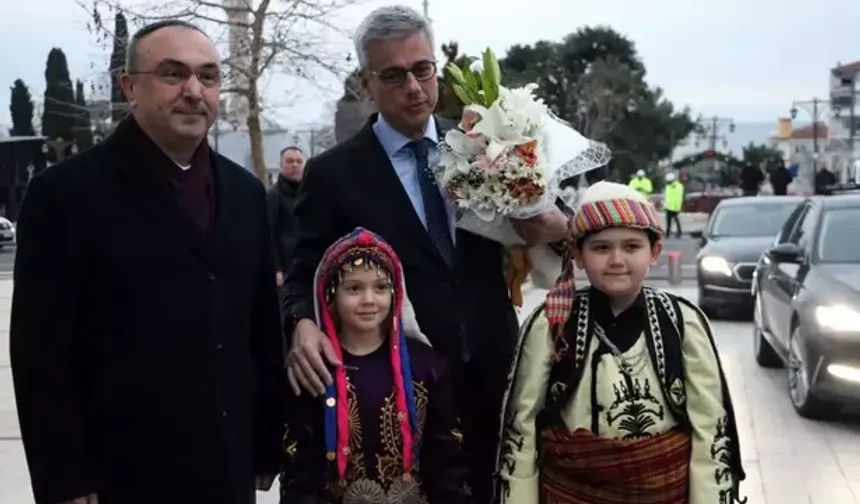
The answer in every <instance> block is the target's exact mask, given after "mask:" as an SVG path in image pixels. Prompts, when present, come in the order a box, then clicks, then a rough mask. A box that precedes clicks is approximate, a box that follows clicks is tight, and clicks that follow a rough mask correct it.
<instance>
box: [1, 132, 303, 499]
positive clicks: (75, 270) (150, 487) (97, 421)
mask: <svg viewBox="0 0 860 504" xmlns="http://www.w3.org/2000/svg"><path fill="white" fill-rule="evenodd" d="M126 126H127V125H126ZM154 152H157V155H158V156H163V154H162V153H161V151H160V150H158V149H157V148H155V146H154V144H153V143H152V142H151V140H149V138H148V137H146V136H145V135H144V134H143V132H142V131H141V130H140V129H139V128H138V127H137V126H136V124H132V127H123V126H121V127H120V128H119V129H118V130H117V131H116V132H115V133H114V134H113V135H112V136H111V137H109V138H108V139H107V140H106V141H105V142H103V143H102V144H100V145H98V146H96V147H95V148H93V149H91V150H89V151H86V152H84V153H81V154H80V155H77V156H75V157H73V158H71V159H69V160H67V161H65V162H63V163H60V164H58V165H56V166H54V167H52V168H50V169H48V170H46V171H45V172H43V173H42V174H40V175H39V176H38V177H36V178H34V179H33V180H32V182H31V183H30V185H29V188H28V191H27V195H26V197H25V200H24V204H23V209H22V212H21V217H20V220H19V223H18V240H19V242H18V250H17V260H16V264H15V290H14V295H13V303H12V317H11V331H10V339H11V343H10V347H11V348H10V350H11V360H12V372H13V379H14V386H15V394H16V400H17V407H18V416H19V419H20V425H21V432H22V436H23V441H24V448H25V450H26V454H27V461H28V464H29V468H30V474H31V479H32V485H33V490H34V494H35V497H36V501H37V502H38V503H51V504H53V503H56V502H60V501H64V500H66V499H71V498H74V497H78V496H82V495H86V494H89V493H91V492H97V493H98V494H99V502H100V503H101V504H115V503H120V504H136V503H141V504H143V503H147V504H150V503H153V502H158V503H160V504H170V503H176V504H189V503H206V504H210V503H225V504H227V503H229V504H246V503H251V502H253V500H254V490H253V476H254V474H255V473H261V474H262V473H276V472H277V470H278V467H279V460H280V450H281V448H280V445H281V437H282V426H283V418H282V409H283V402H282V397H283V394H284V393H285V391H286V384H285V376H284V372H283V353H282V348H283V345H282V340H283V338H282V335H281V330H280V321H279V314H278V312H279V310H278V305H277V293H276V287H275V271H274V266H273V262H272V252H271V251H272V248H271V243H270V235H269V228H268V224H267V212H266V194H265V190H264V188H263V186H262V184H260V182H259V181H257V180H256V179H255V178H254V177H253V176H252V175H251V174H249V173H248V172H247V171H246V170H244V169H242V168H241V167H239V166H238V165H236V164H234V163H232V162H230V161H229V160H227V159H226V158H224V157H221V156H219V155H216V154H214V153H213V154H211V156H210V160H211V167H212V175H213V179H214V190H213V191H212V192H213V195H214V207H213V208H214V212H215V215H214V221H213V222H212V225H211V226H210V227H209V230H208V231H206V232H204V231H203V229H202V228H201V227H199V226H198V225H197V224H196V223H194V222H192V221H191V219H190V218H188V217H186V216H185V214H183V213H182V212H180V211H179V207H178V205H177V204H176V200H175V197H174V198H171V197H170V196H168V194H167V191H166V189H165V187H164V185H163V183H162V179H161V178H160V177H157V176H155V175H156V170H157V168H156V167H154V166H152V164H155V163H153V162H152V161H153V159H154V158H153V153H154Z"/></svg>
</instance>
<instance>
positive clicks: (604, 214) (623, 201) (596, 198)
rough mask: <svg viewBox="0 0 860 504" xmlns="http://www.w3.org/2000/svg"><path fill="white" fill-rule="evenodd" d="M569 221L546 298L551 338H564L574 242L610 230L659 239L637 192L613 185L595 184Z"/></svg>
mask: <svg viewBox="0 0 860 504" xmlns="http://www.w3.org/2000/svg"><path fill="white" fill-rule="evenodd" d="M579 204H580V206H579V209H578V210H577V211H576V214H575V215H574V217H573V223H572V225H571V227H572V228H573V229H572V231H573V236H572V237H571V238H572V239H571V240H569V242H568V244H567V246H566V247H565V248H566V250H565V253H564V257H563V259H562V261H563V263H562V270H561V276H559V277H558V280H556V283H555V286H554V287H553V288H552V289H550V291H549V292H548V293H547V295H546V305H545V309H546V318H547V321H548V322H549V326H550V332H551V334H552V336H553V338H561V337H564V334H563V330H564V325H565V324H566V323H567V319H568V317H569V316H570V312H571V310H572V309H573V301H574V297H575V293H576V282H575V281H574V274H573V268H574V265H573V250H574V248H575V243H576V240H578V239H579V238H582V237H583V236H585V235H586V234H588V233H595V232H597V231H601V230H604V229H606V228H610V227H628V228H636V229H647V230H650V231H654V232H655V233H657V234H658V235H660V236H662V235H663V225H662V224H661V222H660V217H659V216H658V215H657V209H655V208H654V205H652V204H651V202H650V201H648V199H647V198H646V197H645V196H643V195H642V194H641V193H640V192H639V191H637V190H635V189H631V188H630V187H628V186H626V185H623V184H616V183H614V182H598V183H596V184H594V185H592V186H591V187H589V188H588V189H586V191H585V194H583V195H582V201H581V202H579Z"/></svg>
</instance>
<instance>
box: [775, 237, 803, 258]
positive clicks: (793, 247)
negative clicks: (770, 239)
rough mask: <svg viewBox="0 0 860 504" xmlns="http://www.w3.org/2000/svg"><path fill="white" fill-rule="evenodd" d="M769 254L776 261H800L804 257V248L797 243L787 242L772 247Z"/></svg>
mask: <svg viewBox="0 0 860 504" xmlns="http://www.w3.org/2000/svg"><path fill="white" fill-rule="evenodd" d="M767 255H768V256H770V258H771V260H772V261H773V262H776V263H800V262H801V260H802V259H803V249H801V248H800V247H798V246H797V244H796V243H791V242H785V243H780V244H779V245H776V246H774V247H772V248H771V249H770V250H768V251H767Z"/></svg>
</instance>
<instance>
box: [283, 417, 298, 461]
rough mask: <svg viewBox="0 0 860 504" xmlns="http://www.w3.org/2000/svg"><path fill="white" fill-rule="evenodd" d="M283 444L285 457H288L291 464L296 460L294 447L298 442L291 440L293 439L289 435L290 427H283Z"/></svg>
mask: <svg viewBox="0 0 860 504" xmlns="http://www.w3.org/2000/svg"><path fill="white" fill-rule="evenodd" d="M283 444H284V453H286V454H287V457H289V458H290V461H291V462H292V461H293V460H295V458H296V447H297V445H298V441H296V440H295V439H293V437H292V436H291V435H290V426H289V425H288V424H287V425H284V442H283Z"/></svg>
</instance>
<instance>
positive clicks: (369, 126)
mask: <svg viewBox="0 0 860 504" xmlns="http://www.w3.org/2000/svg"><path fill="white" fill-rule="evenodd" d="M376 117H377V115H376V114H374V115H372V116H371V117H370V119H369V120H368V122H367V123H366V124H365V125H364V127H363V128H362V129H361V131H360V132H359V133H358V135H359V137H358V140H359V141H358V142H357V143H356V146H357V148H358V149H361V150H362V151H363V152H361V153H357V157H356V158H357V159H365V160H367V176H366V177H363V179H362V183H363V184H365V185H366V189H365V190H364V191H363V192H364V193H365V194H378V195H379V196H378V197H377V198H375V199H376V200H377V201H378V202H379V205H381V206H383V207H384V208H383V209H384V211H385V212H386V215H390V216H391V218H392V219H396V220H397V221H399V222H400V223H401V224H402V226H403V229H404V230H405V231H406V232H408V233H409V234H410V235H411V236H412V237H413V238H414V242H415V243H416V244H417V245H418V246H419V247H420V248H421V249H423V250H424V251H425V252H426V253H427V254H429V255H430V256H431V257H433V258H435V259H436V260H438V261H440V262H441V263H442V264H446V265H447V263H446V262H445V259H444V258H443V257H442V254H441V253H440V252H439V249H438V248H437V247H436V244H434V243H433V240H431V239H430V235H429V234H428V233H427V228H425V227H424V224H423V223H422V222H421V219H420V218H419V216H418V214H417V213H416V212H415V207H414V206H413V205H412V201H411V200H410V199H409V196H408V195H407V194H406V189H404V187H403V183H402V182H401V181H400V178H399V177H398V176H397V172H396V171H395V169H394V166H392V164H391V160H390V159H389V158H388V154H387V153H386V152H385V149H384V148H383V147H382V145H381V144H380V143H379V140H378V139H377V137H376V133H374V131H373V124H374V123H375V122H376ZM441 134H442V133H440V135H441ZM440 138H441V136H440ZM359 156H360V157H359Z"/></svg>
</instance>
